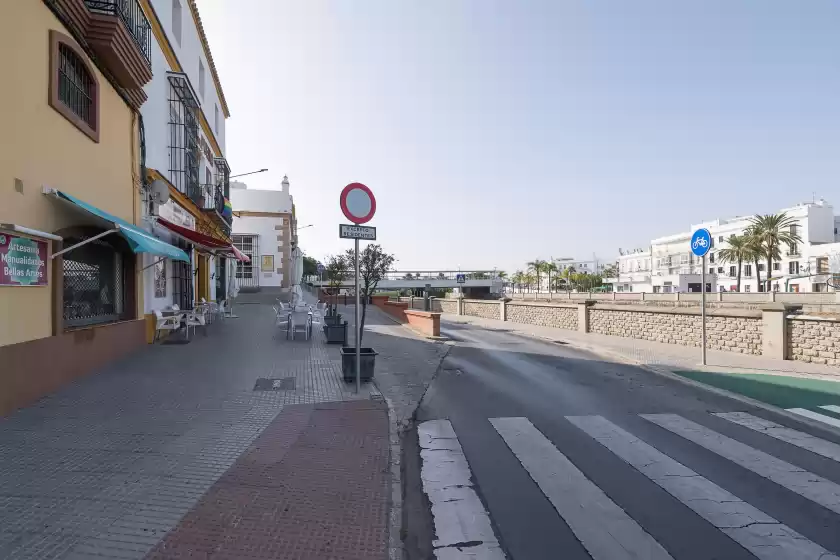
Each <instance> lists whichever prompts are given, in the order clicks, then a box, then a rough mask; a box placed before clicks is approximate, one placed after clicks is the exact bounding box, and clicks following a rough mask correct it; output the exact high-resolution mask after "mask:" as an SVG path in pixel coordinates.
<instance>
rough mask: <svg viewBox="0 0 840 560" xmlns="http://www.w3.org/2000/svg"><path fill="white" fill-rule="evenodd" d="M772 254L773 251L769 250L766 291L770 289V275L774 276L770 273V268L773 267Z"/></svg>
mask: <svg viewBox="0 0 840 560" xmlns="http://www.w3.org/2000/svg"><path fill="white" fill-rule="evenodd" d="M772 254H773V251H768V253H767V289H766V290H765V291H766V292H769V291H770V277H771V276H772V274H770V270H771V269H772V268H773V259H772V257H771V256H770V255H772Z"/></svg>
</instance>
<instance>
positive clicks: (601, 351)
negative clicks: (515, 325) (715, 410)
mask: <svg viewBox="0 0 840 560" xmlns="http://www.w3.org/2000/svg"><path fill="white" fill-rule="evenodd" d="M459 323H460V324H464V323H467V324H472V323H470V322H469V321H464V322H459ZM474 326H477V327H479V328H484V327H481V326H480V325H474ZM508 332H509V333H510V334H513V335H518V336H523V337H526V338H532V339H535V340H540V341H543V342H548V343H550V344H556V341H557V340H562V342H563V343H564V345H568V346H569V347H572V348H575V349H577V350H584V351H586V352H591V353H593V354H597V355H599V356H603V357H607V358H610V359H611V360H614V361H616V362H619V363H623V364H628V365H633V366H636V367H639V368H641V369H644V370H645V371H649V372H651V373H655V374H656V375H659V376H662V377H665V378H668V379H671V380H673V381H677V382H679V383H682V384H683V385H688V386H689V387H694V388H695V389H703V390H705V391H708V392H710V393H714V394H716V395H718V396H721V397H727V398H730V399H732V400H735V401H738V402H740V403H742V404H746V405H750V406H754V407H756V408H760V409H762V410H765V411H767V412H770V413H772V414H777V415H779V416H782V417H784V418H787V419H788V420H791V421H794V422H798V423H800V424H804V425H805V426H808V427H810V428H812V429H814V430H817V431H819V432H822V433H823V434H831V435H832V436H833V437H840V428H834V427H833V426H829V425H827V424H823V423H822V422H817V421H816V420H811V419H810V418H806V417H804V416H800V415H798V414H794V413H793V412H788V411H787V410H785V409H784V408H779V407H778V406H775V405H772V404H768V403H765V402H762V401H758V400H755V399H753V398H751V397H747V396H745V395H741V394H739V393H733V392H732V391H727V390H726V389H721V388H719V387H714V386H712V385H706V384H705V383H701V382H699V381H694V380H693V379H688V378H685V377H683V376H681V375H677V374H676V373H674V372H673V371H672V370H670V369H669V368H667V367H666V366H654V365H650V364H645V363H643V362H641V361H639V360H634V359H633V358H629V357H627V356H625V355H623V354H620V353H618V352H613V351H611V350H608V349H605V348H603V347H601V346H597V345H592V344H581V343H580V342H577V341H573V340H567V339H564V338H562V337H560V336H558V337H556V338H549V337H545V336H541V335H538V334H534V333H528V332H519V331H517V332H514V331H511V330H509V331H508Z"/></svg>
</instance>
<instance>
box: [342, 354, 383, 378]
mask: <svg viewBox="0 0 840 560" xmlns="http://www.w3.org/2000/svg"><path fill="white" fill-rule="evenodd" d="M360 350H361V359H360V361H361V366H362V368H361V369H362V370H361V372H360V374H359V377H360V380H361V381H370V380H371V379H373V368H374V365H376V355H377V354H378V352H376V351H375V350H374V349H373V348H364V347H362V348H361V349H360ZM341 374H342V376H343V377H344V381H345V382H347V383H350V382H353V381H356V348H355V347H353V346H342V347H341Z"/></svg>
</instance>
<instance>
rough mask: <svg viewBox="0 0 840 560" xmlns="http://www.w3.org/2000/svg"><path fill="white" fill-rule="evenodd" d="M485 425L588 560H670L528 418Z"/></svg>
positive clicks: (659, 546) (499, 419) (649, 537)
mask: <svg viewBox="0 0 840 560" xmlns="http://www.w3.org/2000/svg"><path fill="white" fill-rule="evenodd" d="M490 422H491V423H492V424H493V427H494V428H496V431H497V432H499V435H501V436H502V438H503V439H504V440H505V443H506V444H507V445H508V447H509V448H510V450H511V451H512V452H513V454H514V455H516V458H517V459H519V462H520V463H522V466H523V467H525V470H526V471H528V474H530V475H531V478H532V479H533V480H534V482H536V483H537V486H539V488H540V490H542V492H543V494H545V496H546V498H548V500H549V501H550V502H551V503H552V505H553V506H554V508H555V509H556V510H557V512H558V513H559V514H560V517H562V518H563V520H564V521H565V522H566V523H567V524H568V526H569V528H570V529H571V530H572V532H573V533H574V534H575V536H576V537H577V538H578V539H579V540H580V542H581V544H582V545H583V547H584V548H585V549H586V550H587V551H588V552H589V554H590V555H591V556H592V558H593V560H620V559H624V558H626V559H638V560H642V559H651V560H657V559H660V560H667V559H670V558H671V555H669V554H668V553H667V552H666V551H665V549H664V548H662V546H661V545H660V544H659V543H658V542H656V540H654V538H653V537H651V536H650V535H649V534H648V533H646V532H645V530H644V529H642V528H641V527H640V526H639V524H638V523H636V522H635V521H634V520H633V519H632V518H631V517H630V516H629V515H627V513H626V512H625V511H624V510H623V509H621V508H620V507H619V506H617V505H616V504H615V502H613V501H612V500H610V499H609V498H608V497H607V495H606V494H604V492H603V491H602V490H601V489H600V488H598V487H597V486H596V485H595V484H594V483H593V482H592V481H590V480H589V479H588V478H586V476H584V474H583V473H582V472H580V471H579V470H578V469H577V467H575V466H574V465H573V464H572V462H571V461H569V459H567V458H566V456H565V455H563V454H562V453H560V451H558V450H557V448H556V447H554V445H552V443H551V442H550V441H548V439H546V437H545V436H544V435H542V433H540V431H539V430H537V429H536V428H535V427H534V426H533V424H531V422H529V421H528V419H527V418H492V419H490Z"/></svg>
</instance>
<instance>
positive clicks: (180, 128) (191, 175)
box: [169, 73, 202, 201]
mask: <svg viewBox="0 0 840 560" xmlns="http://www.w3.org/2000/svg"><path fill="white" fill-rule="evenodd" d="M197 110H198V102H197V101H196V99H195V95H194V94H193V91H192V88H191V87H190V85H189V82H188V81H187V79H186V75H184V74H175V73H170V74H169V180H170V181H172V184H173V185H175V188H177V189H178V190H179V191H181V192H182V193H184V194H186V195H187V196H188V197H190V198H191V199H193V201H198V200H199V199H200V198H201V196H202V191H201V187H200V185H199V179H198V177H199V162H200V161H201V152H200V149H199V146H198V118H197V117H196V111H197Z"/></svg>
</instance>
